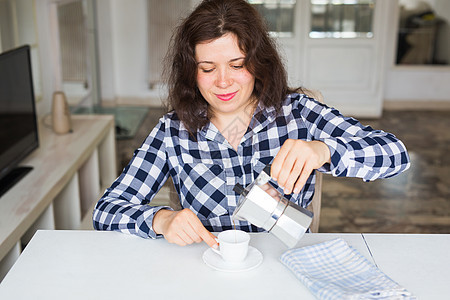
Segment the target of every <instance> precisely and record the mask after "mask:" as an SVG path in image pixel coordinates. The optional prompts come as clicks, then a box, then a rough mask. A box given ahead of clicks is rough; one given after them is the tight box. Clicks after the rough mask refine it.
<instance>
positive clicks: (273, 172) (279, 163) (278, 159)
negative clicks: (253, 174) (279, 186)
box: [270, 140, 292, 181]
mask: <svg viewBox="0 0 450 300" xmlns="http://www.w3.org/2000/svg"><path fill="white" fill-rule="evenodd" d="M291 147H292V144H291V140H286V141H285V142H284V144H283V145H282V146H281V148H280V151H278V153H277V155H276V156H275V158H274V160H273V162H272V166H271V167H270V177H272V178H273V179H274V180H276V181H278V179H279V178H278V176H279V174H280V172H281V170H282V168H283V162H284V160H285V158H286V156H287V155H288V153H289V151H290V149H291Z"/></svg>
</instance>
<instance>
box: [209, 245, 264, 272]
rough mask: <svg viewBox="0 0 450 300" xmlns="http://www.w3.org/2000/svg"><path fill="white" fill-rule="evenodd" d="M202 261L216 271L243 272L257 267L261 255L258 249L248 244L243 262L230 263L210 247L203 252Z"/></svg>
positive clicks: (261, 257)
mask: <svg viewBox="0 0 450 300" xmlns="http://www.w3.org/2000/svg"><path fill="white" fill-rule="evenodd" d="M203 261H204V262H205V264H206V265H208V266H210V267H211V268H213V269H215V270H218V271H223V272H243V271H249V270H251V269H254V268H256V267H258V266H259V265H260V264H261V263H262V261H263V255H262V253H261V252H259V250H258V249H256V248H254V247H252V246H249V247H248V253H247V257H246V258H245V260H244V261H243V262H240V263H233V264H230V263H226V262H225V261H224V260H223V259H222V257H221V256H220V255H219V254H217V253H216V252H214V251H213V250H212V249H211V248H208V249H207V250H206V251H205V253H203Z"/></svg>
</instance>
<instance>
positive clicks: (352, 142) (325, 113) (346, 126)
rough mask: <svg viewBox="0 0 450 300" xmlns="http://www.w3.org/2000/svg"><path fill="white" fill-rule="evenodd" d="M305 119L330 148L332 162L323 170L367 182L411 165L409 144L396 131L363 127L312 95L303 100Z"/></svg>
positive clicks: (315, 135) (318, 137)
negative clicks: (313, 98) (407, 148)
mask: <svg viewBox="0 0 450 300" xmlns="http://www.w3.org/2000/svg"><path fill="white" fill-rule="evenodd" d="M300 103H301V104H302V105H300V106H299V107H302V109H304V110H305V111H304V113H302V114H301V115H302V116H303V118H304V119H303V121H304V122H305V123H306V124H307V127H308V130H309V132H310V134H311V135H312V139H313V140H320V141H322V142H324V143H325V144H326V145H327V146H328V148H329V149H330V154H331V164H325V165H324V166H322V167H321V168H320V169H319V171H321V172H325V173H331V174H332V175H333V176H339V177H341V176H342V177H343V176H345V177H358V178H362V179H363V180H364V181H372V180H375V179H377V178H388V177H392V176H394V175H397V174H399V173H401V172H403V171H405V170H407V169H408V168H409V166H410V161H409V156H408V153H407V150H406V147H405V145H404V144H403V143H402V142H401V141H400V140H399V139H397V138H396V137H395V136H394V135H393V134H391V133H387V132H384V131H382V130H374V129H372V128H371V127H370V126H363V125H362V124H361V123H360V122H359V121H358V120H356V119H354V118H348V117H344V116H342V115H341V114H340V113H339V111H337V110H336V109H334V108H330V107H328V106H326V105H324V104H322V103H319V102H317V101H315V100H312V99H310V98H307V97H304V98H302V99H300Z"/></svg>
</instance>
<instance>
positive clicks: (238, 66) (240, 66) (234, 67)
mask: <svg viewBox="0 0 450 300" xmlns="http://www.w3.org/2000/svg"><path fill="white" fill-rule="evenodd" d="M231 67H232V68H233V69H236V70H239V69H242V68H243V67H244V66H243V65H236V66H231Z"/></svg>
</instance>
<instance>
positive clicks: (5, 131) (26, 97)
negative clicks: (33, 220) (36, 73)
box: [0, 46, 39, 196]
mask: <svg viewBox="0 0 450 300" xmlns="http://www.w3.org/2000/svg"><path fill="white" fill-rule="evenodd" d="M38 146H39V139H38V129H37V121H36V108H35V101H34V88H33V76H32V72H31V59H30V47H29V46H22V47H19V48H16V49H13V50H9V51H7V52H4V53H1V54H0V196H1V194H2V192H5V189H7V188H9V186H10V185H12V184H14V182H15V181H16V180H18V179H20V177H21V176H22V175H21V174H22V173H23V170H24V168H18V164H19V163H20V162H21V160H23V159H24V158H25V157H26V156H27V155H28V154H29V153H30V152H31V151H33V150H34V149H36V148H37V147H38ZM16 177H18V178H16ZM11 181H12V182H11Z"/></svg>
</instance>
